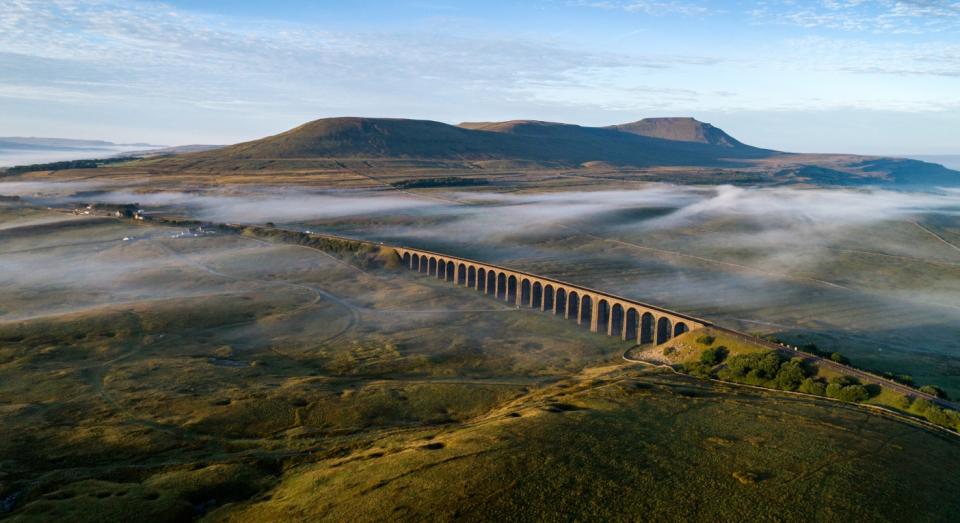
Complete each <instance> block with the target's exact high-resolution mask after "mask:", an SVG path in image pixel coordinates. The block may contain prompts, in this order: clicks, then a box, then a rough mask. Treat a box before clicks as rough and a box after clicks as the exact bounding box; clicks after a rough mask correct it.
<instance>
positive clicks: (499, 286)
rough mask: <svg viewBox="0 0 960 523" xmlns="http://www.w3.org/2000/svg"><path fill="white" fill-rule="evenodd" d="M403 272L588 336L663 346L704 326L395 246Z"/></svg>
mask: <svg viewBox="0 0 960 523" xmlns="http://www.w3.org/2000/svg"><path fill="white" fill-rule="evenodd" d="M396 251H397V254H398V255H399V256H400V259H401V260H402V261H403V264H404V266H405V267H407V268H408V269H410V270H412V271H417V272H420V273H425V274H428V275H430V276H433V277H436V278H437V279H440V280H444V281H449V282H452V283H453V284H454V285H462V286H466V287H469V288H471V289H476V290H477V291H478V292H482V293H485V294H489V295H491V296H493V297H495V298H496V299H499V300H503V301H505V302H507V303H510V304H513V305H515V306H517V307H530V308H533V309H537V310H540V311H543V312H551V313H553V314H555V315H557V316H560V317H562V318H564V319H566V320H570V321H574V322H576V323H577V324H579V325H582V326H584V327H585V328H586V327H589V329H590V330H591V331H592V332H597V333H601V334H606V335H608V336H617V337H619V338H620V339H623V340H627V341H630V342H633V343H641V344H643V343H656V344H658V345H659V344H662V343H666V342H668V341H670V340H671V339H673V338H674V337H676V336H679V335H681V334H683V333H684V332H687V331H691V330H694V329H698V328H700V327H705V326H707V325H708V323H707V322H706V321H704V320H701V319H698V318H694V317H692V316H687V315H685V314H681V313H678V312H673V311H670V310H667V309H664V308H661V307H656V306H654V305H649V304H646V303H642V302H639V301H635V300H630V299H627V298H622V297H620V296H616V295H613V294H609V293H605V292H601V291H597V290H594V289H590V288H587V287H583V286H580V285H574V284H571V283H567V282H563V281H560V280H554V279H552V278H544V277H541V276H537V275H535V274H530V273H526V272H522V271H514V270H511V269H507V268H505V267H500V266H497V265H492V264H489V263H482V262H477V261H473V260H468V259H465V258H458V257H455V256H446V255H442V254H438V253H435V252H430V251H424V250H420V249H412V248H408V247H396Z"/></svg>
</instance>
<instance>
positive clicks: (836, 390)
mask: <svg viewBox="0 0 960 523" xmlns="http://www.w3.org/2000/svg"><path fill="white" fill-rule="evenodd" d="M843 378H846V379H843ZM826 393H827V397H830V398H834V399H838V400H841V401H849V402H850V403H856V402H859V401H866V400H868V399H870V392H869V391H868V390H867V388H866V387H864V386H863V385H860V384H859V383H856V380H855V379H853V378H850V377H849V376H841V377H838V378H834V379H832V380H830V384H829V385H827V389H826Z"/></svg>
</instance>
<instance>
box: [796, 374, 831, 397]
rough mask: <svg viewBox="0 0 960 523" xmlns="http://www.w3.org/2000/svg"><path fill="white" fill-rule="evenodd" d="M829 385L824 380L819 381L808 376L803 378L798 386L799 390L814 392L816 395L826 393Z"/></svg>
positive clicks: (808, 392)
mask: <svg viewBox="0 0 960 523" xmlns="http://www.w3.org/2000/svg"><path fill="white" fill-rule="evenodd" d="M826 389H827V386H826V385H824V384H823V382H820V381H817V380H815V379H813V378H807V379H805V380H803V382H802V383H801V384H800V386H799V387H797V391H798V392H803V393H806V394H814V395H816V396H823V395H824V394H826Z"/></svg>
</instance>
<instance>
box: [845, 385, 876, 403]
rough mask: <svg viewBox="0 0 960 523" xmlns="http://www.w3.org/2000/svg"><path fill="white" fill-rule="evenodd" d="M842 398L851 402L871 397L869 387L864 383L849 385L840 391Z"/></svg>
mask: <svg viewBox="0 0 960 523" xmlns="http://www.w3.org/2000/svg"><path fill="white" fill-rule="evenodd" d="M840 399H841V400H843V401H849V402H850V403H857V402H860V401H867V400H868V399H870V393H869V392H867V388H866V387H864V386H863V385H847V386H846V387H844V388H843V389H842V390H841V391H840Z"/></svg>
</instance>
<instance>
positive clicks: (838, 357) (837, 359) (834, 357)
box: [830, 352, 850, 364]
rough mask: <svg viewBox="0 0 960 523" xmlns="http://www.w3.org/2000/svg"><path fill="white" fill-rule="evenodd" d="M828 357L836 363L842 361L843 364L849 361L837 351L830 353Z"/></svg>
mask: <svg viewBox="0 0 960 523" xmlns="http://www.w3.org/2000/svg"><path fill="white" fill-rule="evenodd" d="M830 359H831V360H833V361H835V362H837V363H843V364H846V363H850V360H848V359H847V358H846V357H844V355H843V354H840V353H839V352H834V353H831V354H830Z"/></svg>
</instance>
